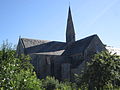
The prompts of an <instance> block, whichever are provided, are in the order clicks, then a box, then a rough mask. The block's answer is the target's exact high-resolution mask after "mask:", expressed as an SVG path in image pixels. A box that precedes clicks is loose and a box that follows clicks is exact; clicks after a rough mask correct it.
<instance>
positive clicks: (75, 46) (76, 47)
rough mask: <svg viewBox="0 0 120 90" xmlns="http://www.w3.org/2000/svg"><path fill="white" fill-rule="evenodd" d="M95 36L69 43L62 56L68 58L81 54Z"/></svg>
mask: <svg viewBox="0 0 120 90" xmlns="http://www.w3.org/2000/svg"><path fill="white" fill-rule="evenodd" d="M96 36H97V35H92V36H89V37H86V38H84V39H81V40H78V41H76V42H74V43H71V44H70V45H68V46H67V48H66V49H65V51H64V52H63V54H62V55H67V56H68V55H75V54H79V53H83V52H84V50H85V49H86V48H87V47H88V45H89V44H90V42H91V40H92V39H93V38H94V37H96ZM97 37H98V36H97Z"/></svg>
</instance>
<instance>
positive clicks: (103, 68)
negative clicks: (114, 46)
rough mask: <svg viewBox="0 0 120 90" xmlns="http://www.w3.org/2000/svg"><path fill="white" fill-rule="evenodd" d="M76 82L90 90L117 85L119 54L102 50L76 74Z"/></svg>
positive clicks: (119, 63) (119, 64)
mask: <svg viewBox="0 0 120 90" xmlns="http://www.w3.org/2000/svg"><path fill="white" fill-rule="evenodd" d="M77 84H79V85H80V86H85V87H86V86H87V87H88V88H89V89H90V90H95V89H97V90H100V89H102V90H103V88H110V85H111V87H118V88H119V85H120V56H117V55H116V54H111V53H110V52H108V51H104V52H101V53H98V54H95V56H94V57H93V58H92V60H91V61H90V62H88V63H87V67H86V70H85V71H84V73H83V74H82V75H78V77H77Z"/></svg>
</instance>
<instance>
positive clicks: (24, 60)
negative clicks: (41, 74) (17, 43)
mask: <svg viewBox="0 0 120 90" xmlns="http://www.w3.org/2000/svg"><path fill="white" fill-rule="evenodd" d="M40 86H41V81H40V80H39V79H37V77H36V74H35V72H34V71H33V66H32V65H31V64H30V57H29V56H25V55H21V56H19V57H17V56H16V51H15V50H14V49H12V48H11V45H10V44H9V43H8V42H5V43H3V45H2V46H1V49H0V90H10V89H11V90H29V89H32V90H41V87H40Z"/></svg>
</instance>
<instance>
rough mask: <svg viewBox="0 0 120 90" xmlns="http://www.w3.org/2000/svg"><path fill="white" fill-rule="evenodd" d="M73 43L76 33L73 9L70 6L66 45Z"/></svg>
mask: <svg viewBox="0 0 120 90" xmlns="http://www.w3.org/2000/svg"><path fill="white" fill-rule="evenodd" d="M71 42H75V31H74V25H73V21H72V14H71V9H70V6H69V11H68V19H67V28H66V43H71Z"/></svg>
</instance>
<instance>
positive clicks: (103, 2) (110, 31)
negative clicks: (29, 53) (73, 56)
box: [0, 0, 120, 47]
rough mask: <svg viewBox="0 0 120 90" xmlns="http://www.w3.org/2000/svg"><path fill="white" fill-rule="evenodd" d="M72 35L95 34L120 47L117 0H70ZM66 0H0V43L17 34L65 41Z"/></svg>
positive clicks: (67, 0)
mask: <svg viewBox="0 0 120 90" xmlns="http://www.w3.org/2000/svg"><path fill="white" fill-rule="evenodd" d="M70 5H71V10H72V16H73V22H74V27H75V32H76V39H77V40H78V39H81V38H84V37H86V36H90V35H93V34H98V36H99V37H100V39H101V40H102V41H103V43H104V44H107V45H110V46H114V47H120V0H70ZM68 7H69V0H0V43H2V41H3V40H6V39H8V41H9V42H11V43H13V44H17V42H18V39H19V36H21V37H24V38H34V39H41V40H55V41H65V31H66V23H67V22H66V21H67V16H68V15H67V14H68Z"/></svg>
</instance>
